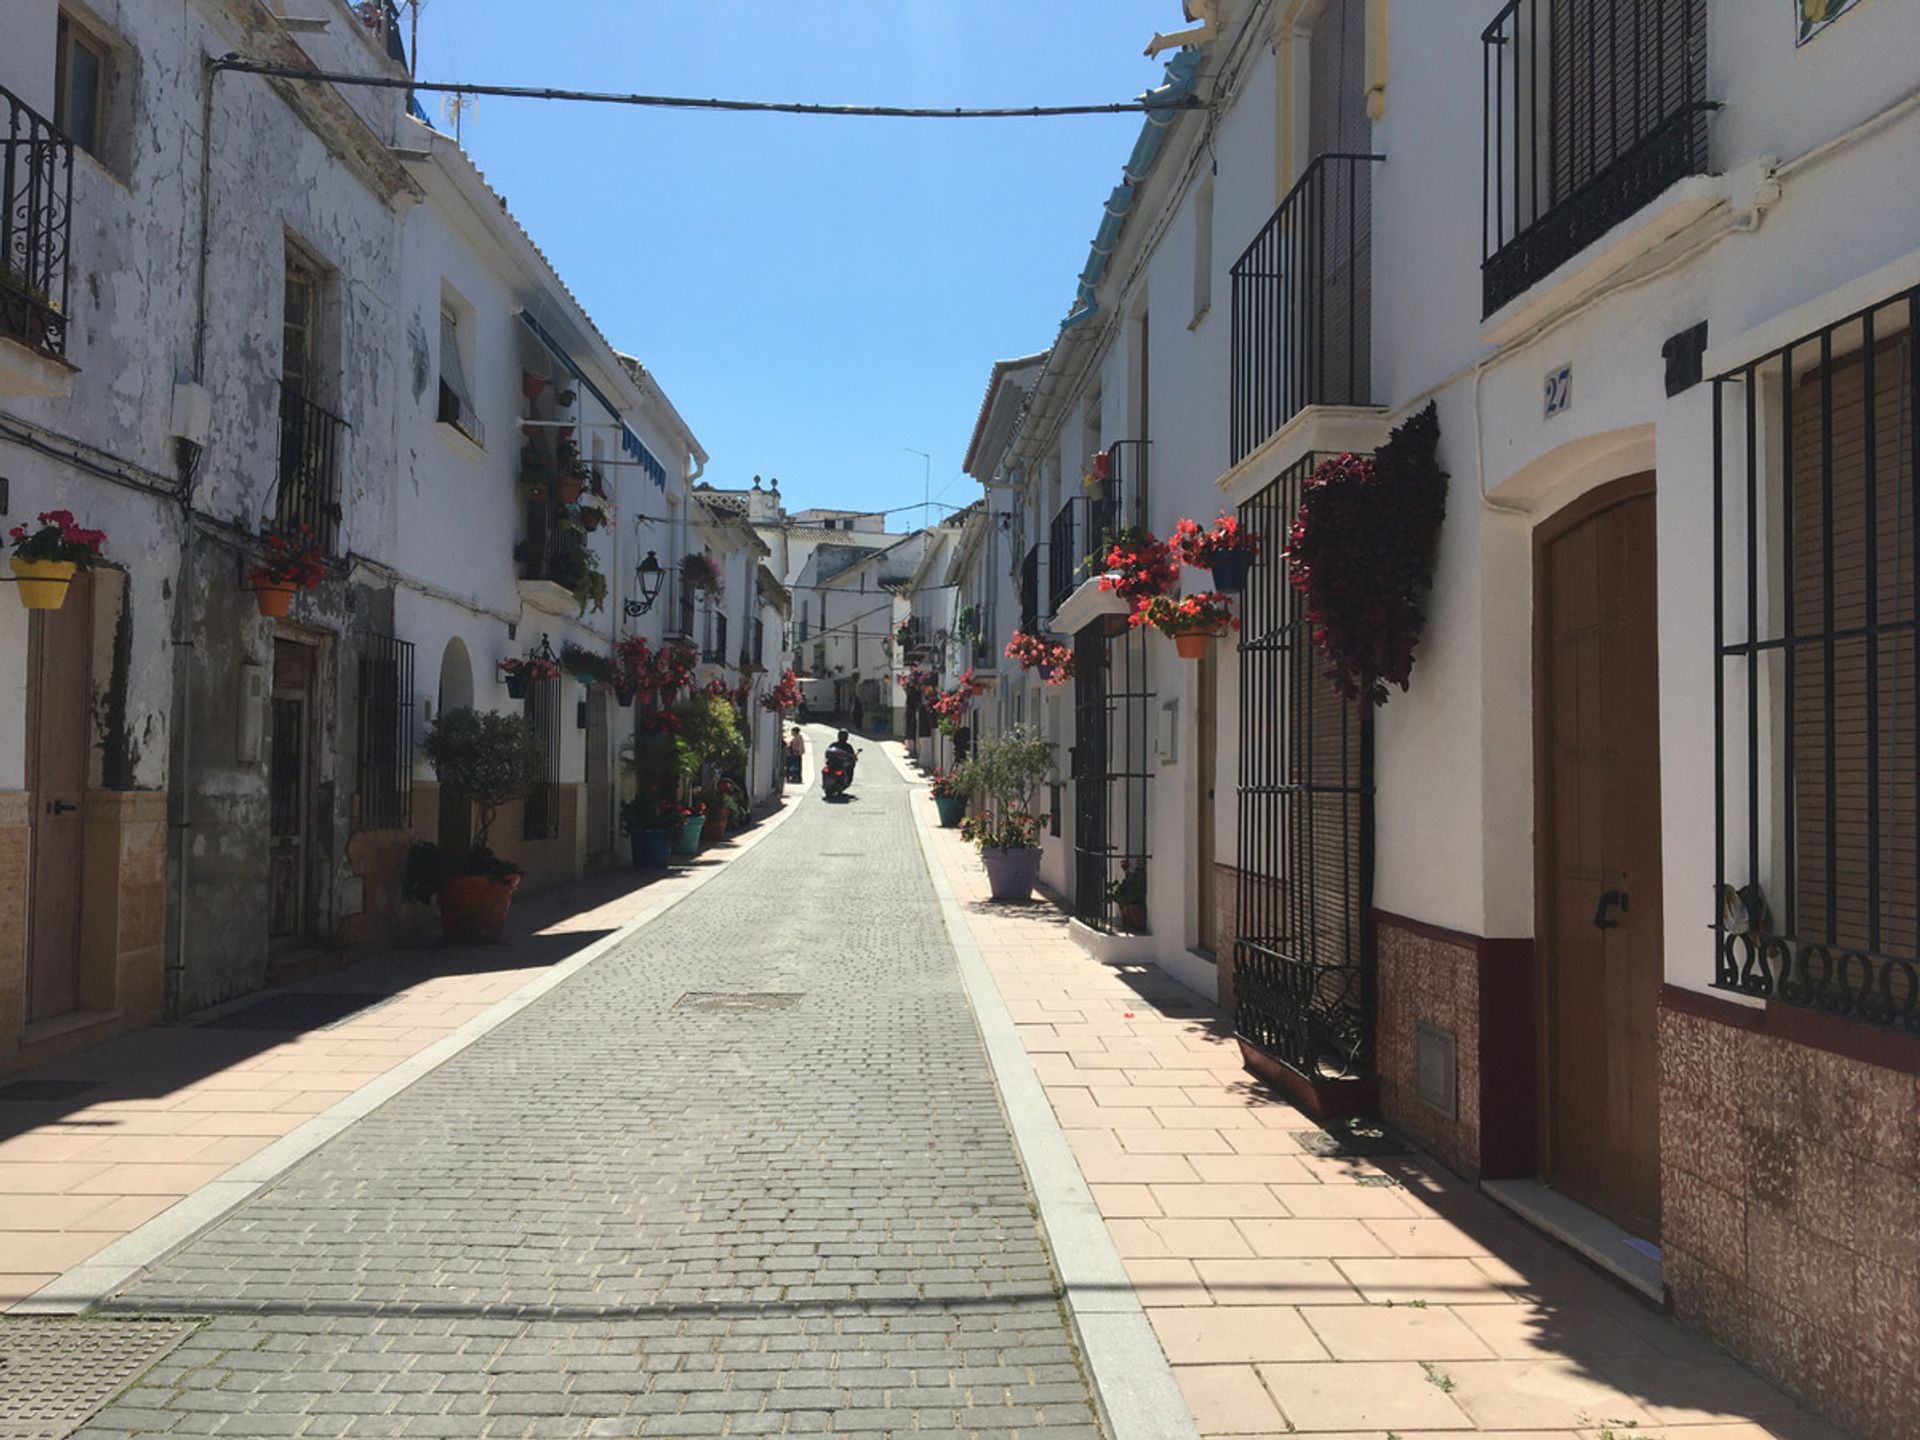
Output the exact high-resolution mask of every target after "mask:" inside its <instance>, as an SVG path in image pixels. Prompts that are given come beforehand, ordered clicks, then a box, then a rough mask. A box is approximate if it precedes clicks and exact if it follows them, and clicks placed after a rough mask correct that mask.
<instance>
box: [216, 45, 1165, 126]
mask: <svg viewBox="0 0 1920 1440" xmlns="http://www.w3.org/2000/svg"><path fill="white" fill-rule="evenodd" d="M213 68H214V69H216V70H231V71H234V72H235V73H236V74H242V75H261V76H265V77H266V78H267V79H269V80H304V81H312V82H314V83H316V84H323V85H358V86H361V87H364V88H370V89H375V90H425V91H428V92H438V93H443V94H451V95H489V96H498V97H500V98H502V99H508V100H571V101H579V102H582V103H585V104H593V105H635V106H641V107H644V108H650V109H662V110H729V111H736V112H744V113H747V114H754V115H824V116H833V117H840V118H848V117H852V118H866V119H882V120H1046V119H1054V118H1057V117H1060V116H1066V115H1139V114H1155V113H1158V112H1161V111H1167V110H1194V109H1198V108H1200V104H1201V102H1200V100H1199V99H1198V98H1196V97H1195V96H1192V95H1183V96H1180V97H1179V98H1178V99H1170V100H1154V99H1150V98H1148V97H1146V96H1142V97H1141V98H1140V99H1138V100H1121V101H1113V102H1109V103H1103V104H1092V105H1007V106H954V107H952V108H951V109H938V108H935V107H932V106H918V105H817V104H810V103H807V102H804V101H798V100H723V99H719V98H717V97H709V98H705V99H702V98H701V97H699V96H694V95H641V94H620V93H618V92H615V91H608V90H561V89H555V88H553V87H551V86H544V85H482V84H472V83H454V82H452V81H445V80H414V79H410V78H409V79H402V78H396V77H394V76H390V75H352V74H348V73H345V72H343V71H335V70H304V69H300V68H299V67H297V66H292V65H276V64H273V63H271V62H269V61H265V60H249V59H247V58H246V57H245V56H242V55H240V54H237V53H228V54H226V55H223V56H221V57H220V58H219V59H218V60H215V61H214V62H213Z"/></svg>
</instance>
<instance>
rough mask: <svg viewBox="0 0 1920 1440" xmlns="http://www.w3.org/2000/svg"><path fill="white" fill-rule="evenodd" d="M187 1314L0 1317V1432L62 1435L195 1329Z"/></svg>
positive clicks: (26, 1436)
mask: <svg viewBox="0 0 1920 1440" xmlns="http://www.w3.org/2000/svg"><path fill="white" fill-rule="evenodd" d="M193 1328H194V1325H193V1322H192V1321H189V1320H66V1319H54V1318H51V1317H48V1318H41V1317H39V1316H21V1317H19V1318H17V1319H12V1318H9V1319H0V1440H62V1437H64V1436H67V1435H71V1434H72V1433H73V1432H74V1431H75V1430H78V1429H79V1428H80V1427H81V1426H82V1425H84V1424H86V1422H87V1420H88V1419H89V1418H91V1416H92V1415H93V1413H94V1412H95V1411H96V1410H98V1409H99V1408H100V1407H101V1406H102V1405H104V1404H106V1403H107V1401H109V1400H111V1399H112V1398H113V1397H114V1396H115V1395H117V1394H119V1393H120V1391H121V1390H123V1389H124V1388H125V1387H126V1386H128V1385H129V1384H131V1383H132V1382H133V1381H135V1380H137V1379H139V1378H140V1377H141V1376H142V1375H144V1374H146V1372H147V1371H148V1370H150V1369H152V1368H153V1366H154V1364H155V1362H157V1361H158V1360H160V1359H161V1358H162V1357H164V1356H165V1355H166V1354H167V1352H168V1351H170V1350H171V1349H173V1347H174V1346H176V1345H178V1344H179V1343H180V1342H181V1341H182V1340H184V1339H185V1338H186V1337H187V1336H188V1335H189V1334H191V1333H192V1332H193Z"/></svg>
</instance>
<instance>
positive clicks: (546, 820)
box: [520, 680, 564, 840]
mask: <svg viewBox="0 0 1920 1440" xmlns="http://www.w3.org/2000/svg"><path fill="white" fill-rule="evenodd" d="M563 683H564V682H562V681H559V680H533V681H530V682H528V685H527V699H526V715H527V723H528V724H529V725H530V726H532V727H533V740H534V750H535V755H536V760H535V763H534V776H533V785H532V787H531V788H530V789H529V790H528V792H527V803H526V809H525V812H524V814H523V816H522V819H521V826H520V834H521V837H522V838H523V839H526V840H551V839H554V838H555V837H556V836H558V835H559V833H560V686H561V685H562V684H563Z"/></svg>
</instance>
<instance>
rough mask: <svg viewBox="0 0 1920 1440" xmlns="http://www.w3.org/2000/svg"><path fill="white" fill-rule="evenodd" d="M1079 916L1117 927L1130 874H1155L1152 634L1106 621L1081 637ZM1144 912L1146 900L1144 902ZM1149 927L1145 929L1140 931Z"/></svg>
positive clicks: (1076, 696) (1076, 730) (1076, 643)
mask: <svg viewBox="0 0 1920 1440" xmlns="http://www.w3.org/2000/svg"><path fill="white" fill-rule="evenodd" d="M1073 684H1074V691H1073V738H1074V744H1073V757H1072V758H1073V765H1072V770H1073V781H1074V785H1073V799H1074V826H1073V847H1074V887H1073V909H1074V914H1075V915H1077V916H1079V918H1080V919H1082V920H1084V921H1086V922H1087V923H1088V924H1089V925H1097V926H1100V927H1102V928H1103V929H1105V928H1111V927H1112V923H1113V919H1114V916H1115V914H1116V912H1117V911H1118V909H1119V905H1120V902H1119V901H1117V900H1116V899H1115V898H1114V896H1115V894H1116V890H1117V887H1119V885H1120V882H1121V881H1123V880H1124V879H1125V878H1126V877H1128V876H1137V877H1140V878H1139V880H1138V882H1137V883H1138V884H1139V885H1140V886H1144V885H1145V883H1146V882H1145V876H1146V873H1147V860H1148V848H1147V784H1148V781H1149V780H1151V779H1152V775H1153V771H1152V767H1151V752H1150V750H1149V748H1148V743H1149V735H1148V727H1149V723H1150V718H1151V716H1150V703H1151V701H1152V699H1153V692H1152V690H1151V689H1150V688H1149V683H1148V679H1147V644H1146V634H1145V632H1144V631H1141V630H1128V631H1123V632H1121V633H1120V634H1118V635H1114V634H1109V633H1107V631H1106V630H1105V628H1104V627H1103V625H1102V624H1101V623H1095V624H1093V625H1090V626H1088V627H1087V628H1085V629H1083V630H1081V631H1080V632H1079V633H1078V634H1077V635H1075V636H1074V637H1073ZM1129 903H1138V904H1139V906H1140V907H1141V908H1142V909H1143V910H1144V908H1145V906H1146V901H1145V899H1144V898H1143V899H1140V900H1139V901H1137V902H1129ZM1140 928H1144V927H1140Z"/></svg>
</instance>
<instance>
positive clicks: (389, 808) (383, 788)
mask: <svg viewBox="0 0 1920 1440" xmlns="http://www.w3.org/2000/svg"><path fill="white" fill-rule="evenodd" d="M359 722H360V723H359V731H360V737H359V754H358V764H357V766H356V773H355V786H354V789H355V793H356V794H357V795H358V796H359V798H360V827H361V828H362V829H363V830H404V829H406V828H407V827H408V826H410V825H411V824H413V646H412V645H410V644H408V643H407V642H406V641H405V640H396V639H395V638H394V637H393V636H391V635H365V636H362V637H361V649H360V705H359Z"/></svg>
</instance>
